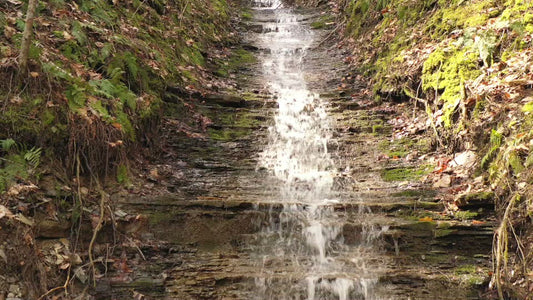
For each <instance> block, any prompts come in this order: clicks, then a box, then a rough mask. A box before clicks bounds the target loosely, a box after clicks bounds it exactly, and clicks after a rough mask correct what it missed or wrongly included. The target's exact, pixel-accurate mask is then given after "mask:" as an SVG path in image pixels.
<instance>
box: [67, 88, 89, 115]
mask: <svg viewBox="0 0 533 300" xmlns="http://www.w3.org/2000/svg"><path fill="white" fill-rule="evenodd" d="M85 91H86V88H85V87H83V86H80V85H78V84H76V83H73V84H72V85H70V86H69V87H68V88H67V90H66V92H65V95H66V96H67V99H68V106H69V108H70V109H71V110H72V111H79V110H80V109H81V108H83V107H85V103H86V101H87V95H86V93H85Z"/></svg>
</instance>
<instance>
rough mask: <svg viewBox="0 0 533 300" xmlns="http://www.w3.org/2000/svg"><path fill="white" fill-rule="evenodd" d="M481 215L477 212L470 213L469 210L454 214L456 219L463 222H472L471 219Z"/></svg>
mask: <svg viewBox="0 0 533 300" xmlns="http://www.w3.org/2000/svg"><path fill="white" fill-rule="evenodd" d="M478 215H479V214H478V213H477V212H475V211H469V210H465V211H462V210H461V211H457V212H455V214H454V217H455V218H456V219H459V220H462V221H465V220H471V219H474V218H475V217H477V216H478Z"/></svg>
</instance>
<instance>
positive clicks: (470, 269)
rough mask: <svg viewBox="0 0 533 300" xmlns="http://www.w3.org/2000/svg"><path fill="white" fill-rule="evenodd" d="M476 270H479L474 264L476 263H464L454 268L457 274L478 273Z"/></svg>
mask: <svg viewBox="0 0 533 300" xmlns="http://www.w3.org/2000/svg"><path fill="white" fill-rule="evenodd" d="M476 272H477V267H476V266H474V265H462V266H459V267H457V268H455V270H454V273H455V274H456V275H461V274H476Z"/></svg>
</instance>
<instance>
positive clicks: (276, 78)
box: [254, 0, 377, 300]
mask: <svg viewBox="0 0 533 300" xmlns="http://www.w3.org/2000/svg"><path fill="white" fill-rule="evenodd" d="M254 7H255V9H256V13H258V14H259V13H260V15H261V16H263V17H265V18H266V21H264V22H263V24H262V25H263V33H261V34H259V36H258V46H259V48H261V49H265V50H266V51H264V55H263V56H262V57H261V59H262V65H263V72H264V74H263V75H264V78H266V81H267V82H266V84H267V86H268V89H269V91H270V92H271V93H272V94H273V96H274V97H275V98H276V100H277V103H278V109H277V112H276V114H275V116H274V118H273V119H274V120H273V125H272V126H270V127H269V129H268V136H269V140H268V145H267V146H266V148H265V150H264V151H263V153H262V155H261V159H260V167H262V168H265V169H267V170H268V171H269V174H270V175H271V176H272V177H273V182H274V185H275V188H273V189H272V190H273V192H272V195H271V199H269V201H271V202H274V203H281V206H282V209H281V212H279V214H276V213H275V212H271V214H270V217H269V218H268V220H266V221H265V222H264V223H265V224H264V226H263V227H264V228H263V235H262V247H260V248H261V251H259V256H260V257H261V260H260V261H261V263H260V264H261V265H260V266H259V267H260V268H262V275H263V276H262V277H260V278H256V286H257V287H258V289H257V297H256V298H257V299H309V300H313V299H340V300H344V299H376V298H375V297H374V296H373V294H372V290H373V287H374V285H375V283H376V282H377V276H375V275H374V274H373V273H372V272H371V271H370V270H369V268H367V267H366V261H365V259H364V258H363V257H362V256H363V255H362V252H364V251H365V247H366V249H367V250H368V248H372V243H367V244H366V245H360V246H358V247H352V248H353V249H347V248H348V247H346V246H345V245H344V241H343V235H342V231H343V220H342V219H341V217H339V215H338V213H337V212H336V211H335V209H334V205H335V204H336V203H339V202H340V201H342V199H338V198H337V197H336V193H335V191H334V190H333V183H334V177H335V176H336V174H335V172H336V169H337V168H336V166H335V162H334V160H333V159H332V156H331V153H330V152H329V151H328V144H330V143H331V142H332V139H333V135H332V131H333V130H332V120H331V119H330V116H329V115H328V112H327V111H328V109H327V103H326V102H325V101H323V100H322V99H321V98H320V97H319V96H318V95H317V94H315V93H312V92H311V91H310V90H309V89H308V87H307V83H306V80H305V72H304V70H303V64H304V59H305V56H306V52H307V51H308V49H309V48H310V46H311V45H312V43H313V42H314V41H315V38H316V37H315V34H314V32H313V31H312V30H310V29H309V27H308V26H306V25H304V24H302V22H301V20H300V19H301V16H300V15H298V14H296V13H294V12H293V11H292V10H291V9H289V8H284V7H283V5H282V4H281V3H280V2H279V1H277V0H264V1H255V2H254ZM348 253H350V255H348Z"/></svg>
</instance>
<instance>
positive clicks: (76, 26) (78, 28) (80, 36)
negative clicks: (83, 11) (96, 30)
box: [72, 21, 88, 46]
mask: <svg viewBox="0 0 533 300" xmlns="http://www.w3.org/2000/svg"><path fill="white" fill-rule="evenodd" d="M72 36H73V37H74V38H75V39H76V41H77V42H78V44H79V45H80V46H85V45H86V44H87V41H88V39H87V35H86V34H85V31H84V29H83V27H82V25H81V24H80V22H78V21H75V22H74V23H72Z"/></svg>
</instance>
